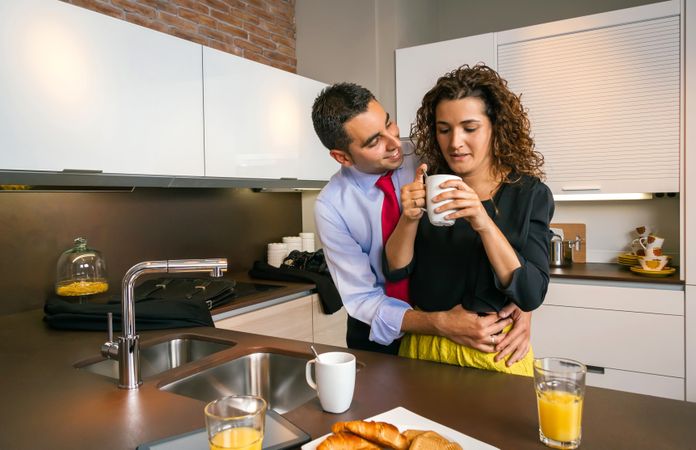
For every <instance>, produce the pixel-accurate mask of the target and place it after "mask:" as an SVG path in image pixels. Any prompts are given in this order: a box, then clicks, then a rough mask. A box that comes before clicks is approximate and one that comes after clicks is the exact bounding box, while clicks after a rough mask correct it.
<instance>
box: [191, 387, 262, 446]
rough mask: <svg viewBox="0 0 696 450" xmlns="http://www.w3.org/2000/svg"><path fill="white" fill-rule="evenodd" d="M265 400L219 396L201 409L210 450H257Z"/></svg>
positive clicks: (260, 439)
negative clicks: (203, 411) (203, 412)
mask: <svg viewBox="0 0 696 450" xmlns="http://www.w3.org/2000/svg"><path fill="white" fill-rule="evenodd" d="M267 406H268V405H267V403H266V401H265V400H264V399H263V398H261V397H257V396H253V395H231V396H228V397H222V398H219V399H217V400H214V401H212V402H210V403H208V404H207V405H206V406H205V428H206V430H207V432H208V443H209V444H210V450H230V449H234V450H261V444H262V443H263V428H264V423H265V419H266V408H267Z"/></svg>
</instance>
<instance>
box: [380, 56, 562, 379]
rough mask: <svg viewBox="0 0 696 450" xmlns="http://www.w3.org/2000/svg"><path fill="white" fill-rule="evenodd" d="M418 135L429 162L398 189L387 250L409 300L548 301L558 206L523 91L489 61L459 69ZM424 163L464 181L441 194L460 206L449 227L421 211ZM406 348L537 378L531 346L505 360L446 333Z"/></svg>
mask: <svg viewBox="0 0 696 450" xmlns="http://www.w3.org/2000/svg"><path fill="white" fill-rule="evenodd" d="M411 139H412V140H413V141H414V142H415V144H416V154H417V155H418V156H419V157H420V158H421V160H422V161H423V162H424V163H426V164H423V165H421V166H420V167H419V168H418V171H417V173H416V179H415V180H414V182H413V183H411V184H408V185H406V186H404V187H403V188H402V190H401V203H402V217H401V219H400V220H399V224H398V226H397V228H396V230H395V231H394V233H393V234H392V236H391V237H390V239H389V241H388V242H387V245H386V248H385V259H386V261H385V265H384V267H385V270H386V271H387V272H388V273H387V274H386V276H387V278H388V279H390V280H397V279H402V278H404V277H407V276H408V277H410V298H411V301H412V303H413V305H414V307H416V308H420V309H422V310H424V311H444V310H449V309H450V308H452V307H454V306H456V305H458V304H461V305H462V306H463V307H464V308H465V309H467V310H471V311H475V312H477V313H479V315H486V314H494V313H496V312H497V311H500V310H501V309H502V308H503V307H504V306H505V305H507V304H509V303H510V302H514V303H515V304H517V306H519V308H520V309H522V310H524V311H531V310H533V309H535V308H537V307H538V306H539V305H541V303H542V302H543V300H544V296H545V295H546V289H547V287H548V281H549V260H548V251H549V250H548V249H549V239H550V232H549V223H550V221H551V217H552V216H553V211H554V204H553V197H552V195H551V192H550V190H549V188H548V187H547V186H546V185H545V184H543V183H542V182H541V178H543V176H544V173H543V171H542V165H543V157H542V156H541V155H540V154H539V153H538V152H536V151H535V150H534V141H533V139H532V138H531V136H530V130H529V119H528V118H527V114H526V112H525V111H524V109H523V108H522V105H521V103H520V100H519V98H518V97H517V96H516V95H515V94H514V93H512V92H511V91H510V90H509V89H508V88H507V83H506V82H505V81H504V80H503V79H501V78H500V76H499V75H498V74H497V73H496V72H495V71H494V70H493V69H491V68H490V67H487V66H485V65H476V66H474V67H469V66H467V65H465V66H462V67H460V68H459V69H457V70H454V71H452V72H450V73H448V74H446V75H445V76H443V77H441V78H440V79H439V80H438V81H437V84H436V85H435V87H433V88H432V89H431V90H430V91H429V92H428V93H427V94H426V95H425V97H424V98H423V102H422V105H421V107H420V108H419V110H418V114H417V117H416V124H415V126H414V128H413V130H412V133H411ZM426 169H427V170H428V171H429V172H430V173H431V174H434V173H448V174H455V175H458V176H460V177H461V178H462V181H459V180H450V181H447V182H446V183H443V184H442V185H441V187H452V188H455V189H454V190H451V191H447V192H444V193H442V194H440V195H439V196H438V197H436V198H434V201H445V200H446V201H447V202H446V203H443V204H442V205H441V206H439V208H438V209H437V210H436V212H440V211H445V210H453V211H452V212H451V213H450V214H449V215H447V216H446V218H447V219H455V224H454V225H453V226H451V227H436V226H433V225H431V224H430V222H429V221H428V218H427V216H424V214H423V209H422V208H423V207H424V206H425V196H426V192H425V188H424V184H423V176H424V175H423V174H424V172H425V171H426ZM504 332H506V331H504ZM496 340H499V337H497V336H491V344H493V345H495V343H496ZM399 354H401V355H402V356H409V357H412V358H419V359H428V360H434V361H440V362H446V363H450V364H460V365H464V366H474V367H480V368H486V369H490V370H497V371H501V372H507V373H515V374H521V375H528V376H531V375H532V362H533V355H532V352H531V351H530V352H528V353H527V355H526V356H525V357H524V358H523V359H522V360H521V361H519V362H518V363H516V364H514V365H512V366H511V367H507V366H506V364H505V362H504V361H498V362H496V361H495V360H494V354H493V353H486V352H483V351H479V350H476V349H473V348H470V347H465V346H463V345H460V344H457V343H455V342H453V341H451V340H449V339H447V338H443V337H439V336H425V335H407V336H405V337H404V339H403V340H402V343H401V348H400V351H399Z"/></svg>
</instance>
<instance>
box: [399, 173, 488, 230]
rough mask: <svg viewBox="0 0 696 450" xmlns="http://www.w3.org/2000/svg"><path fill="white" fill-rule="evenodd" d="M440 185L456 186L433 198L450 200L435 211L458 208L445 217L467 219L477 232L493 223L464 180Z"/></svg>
mask: <svg viewBox="0 0 696 450" xmlns="http://www.w3.org/2000/svg"><path fill="white" fill-rule="evenodd" d="M440 187H442V188H447V187H450V188H454V190H451V191H446V192H443V193H441V194H440V195H437V196H436V197H434V198H433V201H434V202H444V201H446V200H450V201H448V202H447V203H444V204H442V205H440V206H438V207H437V208H435V212H438V213H439V212H442V211H447V210H456V211H453V212H452V213H450V214H448V215H447V216H445V219H450V220H455V219H465V220H466V221H467V222H469V224H471V227H472V228H473V229H474V231H476V232H477V233H481V232H482V231H485V230H486V229H488V228H489V227H490V226H491V225H492V224H493V221H492V220H491V218H490V217H489V216H488V213H487V212H486V208H484V206H483V204H482V203H481V200H480V199H479V196H478V194H476V191H474V190H473V189H472V188H471V187H469V185H468V184H466V183H465V182H464V181H461V180H449V181H445V182H444V183H442V184H441V185H440ZM402 198H403V197H402Z"/></svg>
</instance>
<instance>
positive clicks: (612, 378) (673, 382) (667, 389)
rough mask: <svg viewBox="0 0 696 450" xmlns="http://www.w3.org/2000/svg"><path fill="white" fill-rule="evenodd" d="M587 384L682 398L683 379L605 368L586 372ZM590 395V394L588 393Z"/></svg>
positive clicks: (677, 398)
mask: <svg viewBox="0 0 696 450" xmlns="http://www.w3.org/2000/svg"><path fill="white" fill-rule="evenodd" d="M587 385H588V386H596V387H602V388H607V389H615V390H617V391H625V392H635V393H636V394H644V395H654V396H656V397H664V398H672V399H674V400H684V379H683V378H676V377H665V376H662V375H651V374H647V373H639V372H628V371H624V370H615V369H605V370H604V373H602V374H600V373H588V374H587ZM590 395H591V394H590Z"/></svg>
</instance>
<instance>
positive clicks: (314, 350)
mask: <svg viewBox="0 0 696 450" xmlns="http://www.w3.org/2000/svg"><path fill="white" fill-rule="evenodd" d="M309 348H311V349H312V352H314V356H316V357H317V361H321V359H320V358H319V353H317V350H316V349H315V348H314V346H313V345H310V346H309Z"/></svg>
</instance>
